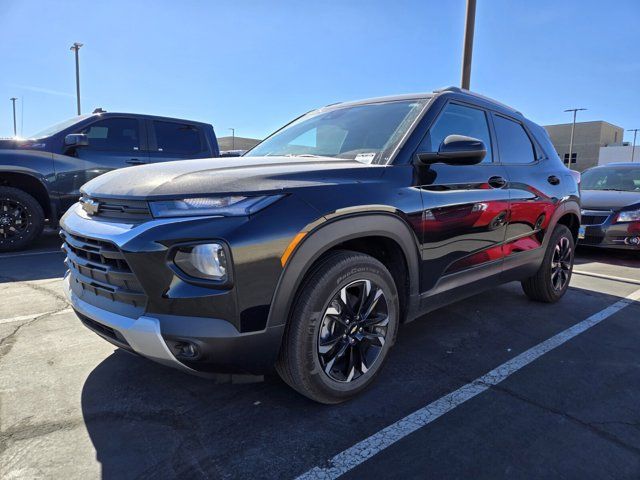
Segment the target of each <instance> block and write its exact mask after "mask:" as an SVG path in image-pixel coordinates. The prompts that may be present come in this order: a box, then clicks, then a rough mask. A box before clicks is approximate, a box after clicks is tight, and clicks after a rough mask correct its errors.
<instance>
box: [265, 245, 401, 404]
mask: <svg viewBox="0 0 640 480" xmlns="http://www.w3.org/2000/svg"><path fill="white" fill-rule="evenodd" d="M399 316H400V307H399V300H398V292H397V289H396V285H395V283H394V281H393V277H392V276H391V274H390V273H389V271H388V270H387V269H386V268H385V266H384V265H383V264H382V263H380V262H379V261H378V260H376V259H375V258H373V257H371V256H369V255H364V254H361V253H357V252H351V251H346V250H341V251H335V252H331V253H330V254H328V255H327V256H326V257H324V258H323V259H322V260H320V261H319V262H318V264H317V265H315V267H314V268H313V269H312V271H311V272H310V273H309V275H307V277H306V279H305V280H304V282H303V284H302V285H301V287H300V290H299V292H298V298H297V300H296V302H295V304H294V306H293V310H292V314H291V317H290V319H289V323H288V325H287V329H286V332H285V335H284V339H283V343H282V347H281V351H280V357H279V359H278V362H277V365H276V369H277V371H278V373H279V374H280V376H281V377H282V379H283V380H284V381H285V382H286V383H287V384H288V385H289V386H291V387H292V388H294V389H295V390H297V391H298V392H299V393H301V394H302V395H305V396H306V397H308V398H310V399H312V400H315V401H316V402H320V403H325V404H336V403H340V402H343V401H345V400H348V399H350V398H352V397H354V396H355V395H357V394H358V393H360V392H361V391H363V390H364V389H365V388H367V387H368V386H369V385H370V384H371V383H372V382H373V380H374V379H375V377H376V376H377V375H378V373H379V371H380V369H381V367H382V365H383V363H384V360H385V359H386V357H387V354H388V352H389V349H390V348H391V346H392V345H393V343H394V342H395V338H396V334H397V329H398V323H399Z"/></svg>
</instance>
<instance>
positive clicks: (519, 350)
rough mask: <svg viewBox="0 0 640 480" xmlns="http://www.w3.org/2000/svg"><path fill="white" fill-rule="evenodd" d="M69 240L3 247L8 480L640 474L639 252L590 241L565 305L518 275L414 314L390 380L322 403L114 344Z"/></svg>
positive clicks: (1, 406) (0, 292) (3, 445)
mask: <svg viewBox="0 0 640 480" xmlns="http://www.w3.org/2000/svg"><path fill="white" fill-rule="evenodd" d="M59 244H60V241H59V239H58V238H57V236H56V234H55V232H48V233H47V235H46V236H45V237H44V238H43V239H42V240H41V241H39V242H38V244H37V245H35V246H34V248H32V249H31V250H29V251H26V252H20V253H17V254H7V253H4V254H0V298H1V299H2V300H1V301H0V478H2V479H18V478H20V479H21V478H65V479H75V478H82V479H87V478H101V477H102V478H106V479H128V478H154V479H159V478H175V477H178V476H180V477H185V478H187V477H188V478H212V479H217V478H252V479H253V478H274V479H276V478H277V479H284V478H295V477H297V476H301V475H302V476H305V477H306V478H323V477H324V478H332V477H335V476H336V475H337V473H339V474H341V475H342V478H353V479H360V478H398V479H400V478H401V479H411V478H431V477H433V478H506V477H508V478H569V479H572V478H576V479H577V478H580V479H582V478H616V479H619V478H629V479H638V478H640V346H639V345H640V303H638V302H637V301H634V299H635V298H638V296H639V295H640V255H638V254H626V253H619V252H604V251H598V250H584V249H579V251H578V257H577V259H576V267H575V269H576V274H574V277H573V279H572V282H571V287H570V290H569V291H568V293H567V295H566V296H565V298H564V299H563V300H562V301H560V302H559V303H557V304H554V305H543V304H537V303H533V302H530V301H529V300H527V298H526V297H525V296H524V295H523V294H522V292H521V289H520V286H519V284H517V283H513V284H508V285H505V286H502V287H500V288H497V289H495V290H492V291H489V292H485V293H483V294H481V295H477V296H475V297H472V298H469V299H467V300H465V301H462V302H459V303H457V304H455V305H451V306H449V307H446V308H442V309H440V310H437V311H435V312H432V313H430V314H429V315H427V316H425V317H424V318H422V319H419V320H417V321H415V322H412V323H410V324H408V325H404V326H403V327H401V329H400V334H399V340H398V342H397V344H396V346H395V347H394V349H393V351H392V352H391V356H390V358H389V360H388V363H387V365H386V366H385V368H384V369H383V371H382V372H381V375H380V376H379V378H378V380H377V382H376V383H375V384H374V385H373V387H372V388H370V389H369V390H368V391H366V392H365V393H364V394H363V395H361V396H359V397H358V398H356V399H354V400H353V401H351V402H348V403H346V404H343V405H339V406H323V405H318V404H315V403H313V402H311V401H309V400H307V399H305V398H303V397H301V396H300V395H298V394H296V393H295V392H294V391H292V390H291V389H289V388H288V387H287V386H286V385H285V384H284V383H283V382H282V381H280V380H279V379H278V378H277V377H266V378H265V380H264V382H260V383H249V384H229V383H216V382H212V381H210V380H205V379H201V378H197V377H192V376H189V375H186V374H183V373H181V372H178V371H174V370H172V369H169V368H166V367H162V366H160V365H156V364H154V363H152V362H150V361H148V360H146V359H143V358H140V357H137V356H134V355H131V354H128V353H125V352H123V351H118V350H116V349H114V347H112V346H111V345H110V344H108V343H106V342H104V341H103V340H101V339H100V338H99V337H98V336H96V335H95V334H94V333H92V332H90V331H89V330H87V329H86V328H85V327H83V326H82V325H81V324H80V322H79V321H78V320H77V319H76V318H75V316H74V314H73V313H72V312H71V311H70V310H69V308H68V306H67V304H66V302H65V300H64V298H63V296H62V292H61V288H60V287H61V286H60V279H61V277H62V275H63V272H64V267H63V264H62V261H63V258H64V256H63V254H62V253H60V252H59V250H58V249H59ZM531 352H533V353H531ZM523 359H524V360H523ZM488 372H489V373H491V372H498V377H495V376H490V377H487V375H488ZM504 372H507V373H506V374H505V373H504ZM500 375H502V376H500ZM487 378H491V379H494V378H497V380H495V381H494V380H491V381H487ZM469 392H471V394H470V393H469ZM443 405H444V408H442V406H443ZM438 408H441V410H437V409H438ZM425 412H426V413H427V416H426V417H425V416H424V415H422V414H423V413H425ZM434 412H436V413H437V414H436V413H434ZM429 415H430V416H429ZM416 418H419V419H420V422H422V423H416V421H415V419H416ZM425 418H427V420H425ZM336 472H337V473H336Z"/></svg>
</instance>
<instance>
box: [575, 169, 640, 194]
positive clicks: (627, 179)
mask: <svg viewBox="0 0 640 480" xmlns="http://www.w3.org/2000/svg"><path fill="white" fill-rule="evenodd" d="M581 188H582V189H583V190H618V191H621V192H640V165H639V166H637V167H605V168H593V169H591V170H587V171H586V172H584V173H583V174H582V183H581Z"/></svg>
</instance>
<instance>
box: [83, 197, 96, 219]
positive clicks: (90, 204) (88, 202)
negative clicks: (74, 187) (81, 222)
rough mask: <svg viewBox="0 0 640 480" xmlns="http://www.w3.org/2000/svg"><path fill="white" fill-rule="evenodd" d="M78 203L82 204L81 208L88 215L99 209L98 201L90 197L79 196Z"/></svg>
mask: <svg viewBox="0 0 640 480" xmlns="http://www.w3.org/2000/svg"><path fill="white" fill-rule="evenodd" d="M80 203H81V204H82V209H83V210H84V211H85V212H87V214H89V215H95V214H96V213H98V210H100V202H96V201H95V200H93V199H91V198H81V199H80Z"/></svg>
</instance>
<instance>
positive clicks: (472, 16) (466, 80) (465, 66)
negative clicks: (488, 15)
mask: <svg viewBox="0 0 640 480" xmlns="http://www.w3.org/2000/svg"><path fill="white" fill-rule="evenodd" d="M475 23H476V0H467V20H466V23H465V29H464V51H463V53H462V79H461V80H460V86H461V87H462V88H464V89H466V90H469V85H470V84H471V56H472V54H473V31H474V28H475Z"/></svg>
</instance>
